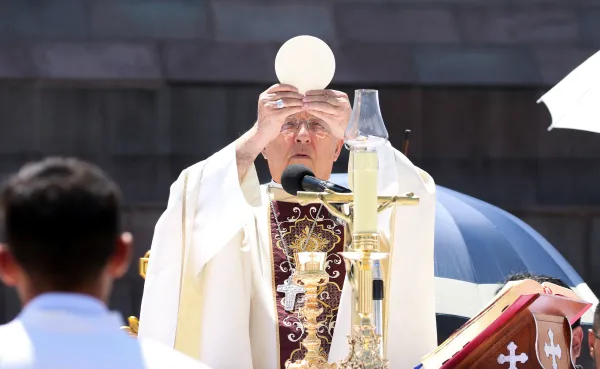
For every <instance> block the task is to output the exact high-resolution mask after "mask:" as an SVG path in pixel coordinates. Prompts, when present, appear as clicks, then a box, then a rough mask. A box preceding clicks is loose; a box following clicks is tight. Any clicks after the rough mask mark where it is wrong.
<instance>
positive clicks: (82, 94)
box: [39, 87, 108, 155]
mask: <svg viewBox="0 0 600 369" xmlns="http://www.w3.org/2000/svg"><path fill="white" fill-rule="evenodd" d="M105 97H106V91H103V90H93V89H80V88H68V87H64V88H63V87H46V88H43V89H42V91H41V104H40V108H39V119H40V123H39V127H40V128H39V134H40V136H41V137H40V150H41V151H42V152H43V153H44V154H45V155H89V154H97V155H99V154H102V153H104V152H105V151H106V141H107V134H108V132H107V125H106V119H105V114H106V103H105Z"/></svg>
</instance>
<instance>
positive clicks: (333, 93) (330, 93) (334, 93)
mask: <svg viewBox="0 0 600 369" xmlns="http://www.w3.org/2000/svg"><path fill="white" fill-rule="evenodd" d="M304 95H306V96H318V95H325V96H335V97H343V98H346V99H347V98H348V95H347V94H346V93H345V92H342V91H338V90H310V91H306V92H305V93H304Z"/></svg>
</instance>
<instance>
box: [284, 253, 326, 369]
mask: <svg viewBox="0 0 600 369" xmlns="http://www.w3.org/2000/svg"><path fill="white" fill-rule="evenodd" d="M294 259H295V261H296V268H297V269H296V272H295V273H294V282H295V283H296V284H298V285H300V286H303V287H304V288H305V289H306V301H305V303H304V306H303V307H302V308H300V316H301V317H302V320H303V324H304V327H305V328H306V331H307V332H308V334H307V336H306V337H305V338H304V340H302V346H304V348H305V349H306V355H305V356H304V359H303V360H301V361H300V360H297V361H295V362H291V361H290V360H288V361H286V363H285V367H286V369H329V368H331V369H334V368H336V366H335V365H330V364H328V363H327V359H326V358H325V357H324V356H323V355H322V354H321V339H320V338H319V337H317V330H318V329H319V326H320V323H319V322H318V321H317V318H318V317H319V316H320V315H321V314H322V313H323V308H322V307H321V303H320V302H319V298H318V291H319V287H322V286H325V285H327V282H329V274H327V271H326V270H325V260H326V259H327V253H326V252H298V253H296V254H295V255H294Z"/></svg>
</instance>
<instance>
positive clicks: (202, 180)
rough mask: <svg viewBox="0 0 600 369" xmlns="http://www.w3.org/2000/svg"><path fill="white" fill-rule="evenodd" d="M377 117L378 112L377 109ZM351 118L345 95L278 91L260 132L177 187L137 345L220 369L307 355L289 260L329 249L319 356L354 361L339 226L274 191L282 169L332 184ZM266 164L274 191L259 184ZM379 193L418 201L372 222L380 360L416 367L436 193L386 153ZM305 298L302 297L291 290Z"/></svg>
mask: <svg viewBox="0 0 600 369" xmlns="http://www.w3.org/2000/svg"><path fill="white" fill-rule="evenodd" d="M377 109H378V107H377ZM351 113H352V108H351V106H350V102H349V100H348V97H347V95H346V94H344V93H342V92H339V91H333V90H323V89H321V90H311V91H302V90H299V89H298V88H296V87H293V86H291V85H286V84H276V85H274V86H272V87H270V88H269V89H267V90H266V91H265V92H263V93H262V94H261V95H260V96H259V98H258V116H257V119H256V122H255V123H254V125H253V126H252V127H251V128H250V129H249V130H248V131H247V132H246V133H245V134H244V135H242V136H241V137H240V138H239V139H237V140H236V141H235V142H233V143H231V144H230V145H228V146H226V147H225V148H223V149H222V150H221V151H219V152H217V153H215V154H214V155H212V156H211V157H209V158H207V159H206V160H203V161H201V162H199V163H197V164H195V165H193V166H191V167H189V168H187V169H185V170H184V171H183V172H182V174H181V175H180V177H179V178H178V179H177V181H176V182H175V183H174V184H173V185H172V187H171V192H170V197H169V201H168V206H167V209H166V210H165V212H164V213H163V215H162V216H161V218H160V219H159V221H158V223H157V225H156V229H155V233H154V239H153V242H152V247H151V257H150V262H149V265H148V271H147V276H146V282H145V289H144V296H143V300H142V308H141V316H140V331H139V336H140V337H147V338H153V339H156V340H159V341H162V342H164V343H167V344H169V345H172V346H174V347H175V348H176V349H177V350H180V351H182V352H184V353H186V354H188V355H190V356H192V357H195V358H197V359H199V360H201V361H202V362H204V363H206V364H208V365H209V366H211V367H214V368H232V369H233V368H235V369H246V368H255V369H277V368H284V367H285V366H284V365H285V364H284V363H285V362H286V361H287V360H290V359H291V360H292V361H294V360H296V359H302V358H303V355H304V351H303V350H304V348H303V347H302V346H301V341H302V339H303V338H304V337H305V336H306V331H305V328H304V327H303V324H302V320H301V318H300V317H299V313H298V312H299V308H300V307H301V306H302V304H303V302H304V296H303V294H302V293H301V292H300V293H297V295H295V294H292V293H291V292H293V291H294V290H295V289H296V287H298V286H295V285H294V282H293V281H292V280H291V278H290V277H291V275H292V273H293V271H294V268H295V265H294V254H295V253H296V252H298V251H299V250H308V251H324V252H327V255H328V258H327V272H328V273H329V283H328V284H327V285H326V286H324V287H322V288H321V290H320V291H319V300H320V301H321V304H322V307H323V309H324V312H323V313H322V315H321V316H320V317H319V319H318V320H319V321H321V322H323V325H322V326H321V327H320V328H319V331H318V337H319V338H320V339H321V347H322V352H321V355H322V356H323V357H324V358H326V359H328V360H329V362H334V361H338V360H341V359H343V358H344V357H345V356H346V355H347V354H348V343H347V338H346V337H347V335H349V334H350V328H351V306H350V305H351V285H350V283H349V282H348V281H347V279H346V270H345V263H344V261H343V260H342V257H341V256H340V255H339V253H340V252H341V251H343V249H344V244H345V242H349V241H350V240H349V238H348V236H347V233H346V231H347V230H346V229H345V224H344V223H343V222H342V221H340V220H339V219H337V218H336V217H335V216H333V215H332V214H330V213H329V212H328V210H327V209H326V208H325V207H323V206H321V205H320V204H310V205H306V206H302V205H300V204H298V202H297V201H296V199H295V197H294V196H292V195H289V194H287V193H286V192H285V191H283V190H282V187H281V185H280V181H281V177H282V172H283V171H284V169H285V168H286V167H288V166H289V165H291V164H303V165H305V166H307V167H308V168H310V169H311V170H312V171H313V172H314V174H315V176H316V177H318V178H320V179H325V180H327V179H329V176H330V174H331V171H332V166H333V163H334V162H335V161H336V160H337V158H338V156H339V155H340V152H341V150H342V148H343V143H344V141H343V138H344V132H345V129H346V126H347V124H348V121H349V118H350V115H351ZM261 154H262V155H263V156H264V158H265V159H266V160H267V162H268V166H269V170H270V173H271V176H272V181H271V182H270V183H268V184H266V185H260V184H259V181H258V177H257V174H256V171H255V167H254V160H255V159H256V158H257V157H258V155H261ZM378 186H379V194H380V195H399V194H405V193H407V192H414V193H415V194H416V195H417V196H419V197H420V204H419V205H418V206H410V207H394V208H391V209H388V210H385V211H383V212H381V213H380V214H379V216H378V226H379V233H380V235H381V240H382V245H381V248H382V251H385V252H390V253H391V255H390V257H389V258H388V259H386V260H384V261H383V262H382V263H381V264H382V266H381V269H382V273H383V279H384V281H385V289H386V291H385V300H384V309H383V310H384V312H383V328H384V342H385V345H384V346H385V347H384V350H385V356H386V357H387V358H388V359H389V360H390V363H391V367H393V368H408V367H412V365H413V364H414V363H415V362H419V360H420V358H421V357H422V356H423V355H425V354H426V353H428V352H430V351H431V350H433V349H434V348H435V347H436V346H437V339H436V326H435V306H434V303H435V302H434V267H433V234H434V212H435V185H434V182H433V179H432V178H431V177H430V176H429V175H428V174H427V173H425V172H424V171H422V170H421V169H419V168H417V167H415V166H414V165H413V164H412V163H411V162H410V161H409V160H408V159H407V158H406V157H405V156H404V155H402V154H401V153H400V152H399V151H397V150H395V149H394V148H393V147H392V146H391V145H390V144H389V143H387V144H386V146H385V147H383V148H382V149H380V151H379V182H378ZM299 290H301V289H299Z"/></svg>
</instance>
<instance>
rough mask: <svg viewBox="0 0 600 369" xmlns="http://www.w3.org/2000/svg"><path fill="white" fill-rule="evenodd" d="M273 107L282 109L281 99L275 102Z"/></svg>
mask: <svg viewBox="0 0 600 369" xmlns="http://www.w3.org/2000/svg"><path fill="white" fill-rule="evenodd" d="M275 105H276V106H277V109H283V108H284V107H285V105H284V104H283V100H282V99H279V100H277V101H275Z"/></svg>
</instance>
